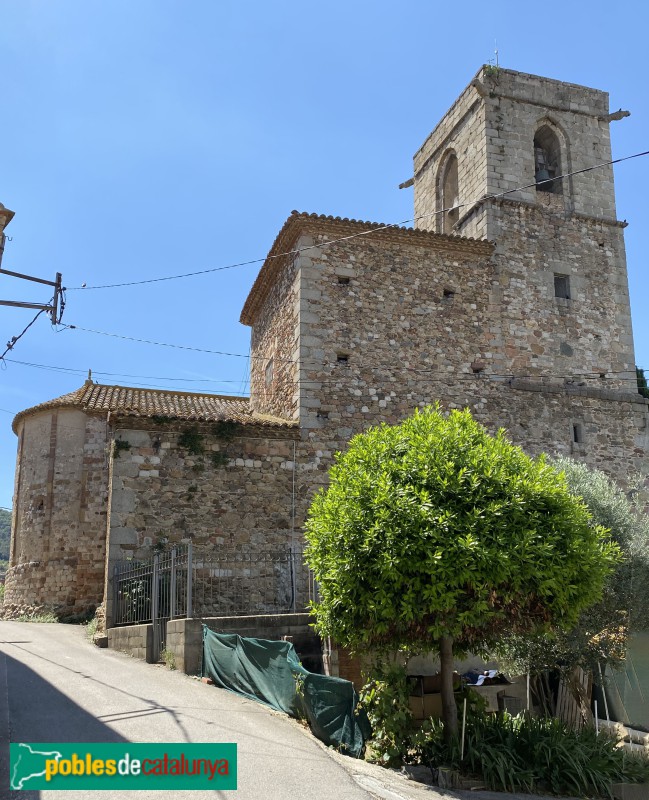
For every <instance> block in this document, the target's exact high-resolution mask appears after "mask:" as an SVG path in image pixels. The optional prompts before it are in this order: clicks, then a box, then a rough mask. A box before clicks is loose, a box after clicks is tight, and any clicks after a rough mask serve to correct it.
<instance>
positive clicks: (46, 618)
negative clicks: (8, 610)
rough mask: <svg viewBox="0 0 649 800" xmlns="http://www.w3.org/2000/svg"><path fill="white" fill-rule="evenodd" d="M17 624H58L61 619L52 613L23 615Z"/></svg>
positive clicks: (42, 612)
mask: <svg viewBox="0 0 649 800" xmlns="http://www.w3.org/2000/svg"><path fill="white" fill-rule="evenodd" d="M16 621H17V622H58V621H59V618H58V617H57V616H56V614H53V613H52V612H51V611H40V612H39V613H37V614H21V615H20V616H19V617H17V618H16Z"/></svg>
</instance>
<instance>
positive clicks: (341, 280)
mask: <svg viewBox="0 0 649 800" xmlns="http://www.w3.org/2000/svg"><path fill="white" fill-rule="evenodd" d="M338 283H339V284H340V285H341V286H349V278H347V277H345V276H344V275H339V276H338Z"/></svg>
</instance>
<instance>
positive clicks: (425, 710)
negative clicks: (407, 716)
mask: <svg viewBox="0 0 649 800" xmlns="http://www.w3.org/2000/svg"><path fill="white" fill-rule="evenodd" d="M409 702H410V710H411V711H412V715H413V717H414V718H415V719H417V720H423V719H428V718H429V717H432V718H433V719H441V717H442V695H441V694H439V693H438V692H435V693H430V694H424V695H422V696H421V697H415V696H411V697H410V698H409Z"/></svg>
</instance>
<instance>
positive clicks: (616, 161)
mask: <svg viewBox="0 0 649 800" xmlns="http://www.w3.org/2000/svg"><path fill="white" fill-rule="evenodd" d="M647 155H649V150H645V151H644V152H642V153H634V154H633V155H630V156H623V157H622V158H615V159H613V160H612V161H604V162H602V163H601V164H593V166H590V167H584V168H583V169H576V170H573V171H572V172H566V173H564V174H563V175H557V176H556V177H555V178H553V179H552V180H553V181H559V180H562V179H563V178H570V177H572V176H573V175H582V174H583V173H585V172H592V171H593V170H596V169H601V168H602V167H609V166H611V165H612V164H620V163H621V162H622V161H630V160H631V159H633V158H641V157H642V156H647ZM534 186H536V181H533V182H532V183H527V184H525V185H524V186H518V187H516V188H515V189H506V190H505V191H503V192H497V193H495V194H490V195H485V196H483V197H478V198H476V199H475V200H468V201H467V202H464V203H458V204H457V205H454V206H450V207H449V208H443V209H441V210H440V211H431V212H430V213H428V214H420V215H418V216H415V217H410V218H409V219H406V220H403V221H402V222H392V223H388V224H385V225H378V226H375V227H372V228H371V229H369V230H367V231H360V232H359V233H352V234H350V235H348V236H341V237H339V238H338V239H330V240H328V241H326V242H320V243H319V244H311V245H305V246H304V247H299V248H297V249H296V250H289V251H287V252H285V253H275V254H274V255H266V256H263V257H261V258H252V259H249V260H248V261H239V262H237V263H234V264H226V265H225V266H222V267H211V268H210V269H201V270H195V271H194V272H184V273H180V274H178V275H166V276H164V277H160V278H147V279H144V280H140V281H125V282H123V283H107V284H102V285H98V286H72V287H66V289H65V291H68V292H72V291H90V290H91V289H119V288H122V287H126V286H142V285H144V284H147V283H160V282H162V281H175V280H179V279H181V278H192V277H195V276H196V275H207V274H208V273H212V272H221V271H223V270H228V269H237V268H238V267H248V266H251V265H253V264H261V263H263V262H265V261H267V260H270V259H276V258H284V257H285V256H295V255H298V254H300V253H304V252H305V251H307V250H313V249H316V248H322V247H329V246H331V245H334V244H338V243H340V242H346V241H349V240H350V239H356V238H358V237H360V236H369V235H371V234H374V233H379V232H380V231H384V230H389V229H390V228H401V227H403V226H404V225H408V224H409V223H411V222H418V221H419V220H422V219H428V218H429V217H434V216H437V215H438V214H447V213H448V212H449V211H456V210H459V209H461V208H465V207H467V206H473V205H475V204H476V203H479V202H486V201H488V200H497V199H498V198H500V197H505V195H508V194H513V193H514V192H520V191H523V190H524V189H530V188H532V187H534Z"/></svg>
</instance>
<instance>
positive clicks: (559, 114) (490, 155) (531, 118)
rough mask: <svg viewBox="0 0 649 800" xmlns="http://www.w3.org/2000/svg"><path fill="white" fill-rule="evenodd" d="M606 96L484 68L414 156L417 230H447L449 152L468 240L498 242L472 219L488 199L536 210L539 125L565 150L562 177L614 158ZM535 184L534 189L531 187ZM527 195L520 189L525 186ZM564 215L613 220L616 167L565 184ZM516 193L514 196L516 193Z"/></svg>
mask: <svg viewBox="0 0 649 800" xmlns="http://www.w3.org/2000/svg"><path fill="white" fill-rule="evenodd" d="M607 114H608V95H607V93H606V92H601V91H598V90H595V89H589V88H587V87H584V86H576V85H574V84H568V83H564V82H562V81H555V80H551V79H548V78H542V77H538V76H535V75H527V74H524V73H518V72H513V71H511V70H505V69H493V68H490V67H483V68H482V69H481V70H479V72H478V74H477V75H476V77H475V78H474V80H473V81H472V82H471V84H470V85H469V86H468V87H467V88H466V89H465V90H464V92H463V93H462V94H461V95H460V97H459V98H458V100H457V101H456V102H455V103H454V104H453V106H452V107H451V108H450V109H449V111H448V112H447V113H446V114H445V115H444V117H443V118H442V120H441V121H440V122H439V124H438V125H437V126H436V127H435V129H434V130H433V132H432V133H431V134H430V135H429V136H428V138H427V139H426V141H425V142H424V144H423V145H422V146H421V148H420V149H419V150H418V151H417V153H416V154H415V157H414V176H415V215H416V217H417V218H418V220H417V227H419V228H424V229H426V230H436V231H438V232H439V231H441V230H442V224H443V223H442V219H441V216H439V215H437V214H435V212H438V211H439V210H440V209H441V207H442V206H441V197H440V193H439V188H438V187H439V180H440V170H441V169H442V168H443V164H444V159H445V157H446V154H447V153H448V152H449V151H450V150H452V151H454V152H455V153H456V155H457V159H458V179H459V200H460V202H461V203H464V204H467V205H465V207H463V208H462V209H461V210H460V219H459V222H458V223H457V225H456V230H457V232H458V233H461V234H462V235H463V236H469V237H475V238H497V237H496V235H495V231H494V230H493V229H491V228H490V226H489V225H488V224H487V223H488V218H487V217H486V216H485V215H483V214H475V213H474V210H475V204H476V203H477V204H478V207H479V206H480V200H481V198H482V197H484V196H485V195H491V194H497V193H500V192H505V191H506V192H511V194H508V195H507V197H508V198H510V199H514V200H522V201H524V202H528V203H536V202H537V200H538V198H537V195H541V194H545V193H542V192H538V193H537V190H536V188H535V186H534V174H535V168H534V148H533V139H534V135H535V133H536V131H537V130H538V128H539V127H540V126H541V125H542V124H547V125H549V126H550V127H551V129H552V130H553V131H554V132H555V134H556V136H557V138H558V139H559V141H560V143H561V171H562V173H569V172H573V171H577V170H580V169H584V168H587V167H591V166H593V165H595V164H601V163H604V162H607V161H609V160H610V159H611V144H610V136H609V123H608V121H607V120H606V118H605V117H606V115H607ZM530 184H531V186H530ZM525 186H526V187H527V188H521V187H525ZM562 189H563V196H562V201H563V202H562V210H563V207H565V209H566V210H568V211H576V212H577V213H581V214H584V215H587V216H591V217H598V218H603V219H608V220H615V195H614V191H613V171H612V167H611V166H607V167H602V168H600V169H597V170H595V171H592V172H586V173H583V174H581V175H576V176H574V177H571V178H567V179H566V180H564V181H563V182H562ZM512 190H516V191H512Z"/></svg>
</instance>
